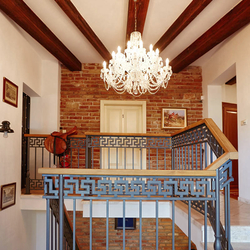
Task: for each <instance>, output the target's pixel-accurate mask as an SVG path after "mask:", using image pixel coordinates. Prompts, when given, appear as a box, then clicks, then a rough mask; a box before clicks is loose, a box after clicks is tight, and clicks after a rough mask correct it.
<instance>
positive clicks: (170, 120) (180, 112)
mask: <svg viewBox="0 0 250 250" xmlns="http://www.w3.org/2000/svg"><path fill="white" fill-rule="evenodd" d="M186 126H187V109H185V108H163V109H162V128H164V129H178V128H185V127H186Z"/></svg>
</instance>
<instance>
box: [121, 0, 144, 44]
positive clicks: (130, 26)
mask: <svg viewBox="0 0 250 250" xmlns="http://www.w3.org/2000/svg"><path fill="white" fill-rule="evenodd" d="M148 5H149V0H137V1H136V10H137V11H136V16H137V18H136V19H137V25H136V26H137V27H136V30H137V31H139V32H141V34H142V33H143V29H144V25H145V20H146V16H147V12H148ZM133 31H135V2H134V0H129V6H128V20H127V32H126V42H127V41H128V40H129V37H130V34H131V33H132V32H133Z"/></svg>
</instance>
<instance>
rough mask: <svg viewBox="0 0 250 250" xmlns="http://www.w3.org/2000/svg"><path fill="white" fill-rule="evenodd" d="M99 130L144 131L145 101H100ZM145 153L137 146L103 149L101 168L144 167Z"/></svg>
mask: <svg viewBox="0 0 250 250" xmlns="http://www.w3.org/2000/svg"><path fill="white" fill-rule="evenodd" d="M101 132H110V133H128V134H131V133H145V132H146V102H141V101H140V102H136V101H101ZM145 155H146V152H144V150H140V149H137V148H126V149H125V148H123V149H116V148H113V149H104V150H103V151H102V158H103V160H102V168H110V169H124V168H126V169H145V168H146V163H145V159H146V156H145Z"/></svg>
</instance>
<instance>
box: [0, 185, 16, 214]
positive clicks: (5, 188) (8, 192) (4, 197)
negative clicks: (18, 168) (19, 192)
mask: <svg viewBox="0 0 250 250" xmlns="http://www.w3.org/2000/svg"><path fill="white" fill-rule="evenodd" d="M15 203H16V183H15V182H14V183H10V184H7V185H2V186H1V204H0V206H1V207H0V208H1V210H3V209H5V208H7V207H10V206H13V205H15Z"/></svg>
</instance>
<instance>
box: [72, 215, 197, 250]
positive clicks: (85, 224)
mask: <svg viewBox="0 0 250 250" xmlns="http://www.w3.org/2000/svg"><path fill="white" fill-rule="evenodd" d="M69 214H70V217H71V219H72V212H70V213H69ZM76 228H77V231H76V237H77V239H78V241H79V244H80V247H81V250H85V249H89V218H83V217H82V212H76ZM139 234H140V225H139V219H137V220H136V229H135V230H126V236H125V240H126V249H130V250H137V249H139ZM155 237H156V220H155V219H142V249H143V250H152V249H155V244H156V241H155ZM92 249H94V250H105V249H106V219H103V218H93V220H92ZM109 249H110V250H118V249H123V230H115V219H114V218H109ZM158 249H162V250H163V249H172V221H171V219H159V220H158ZM187 249H188V237H187V236H186V235H185V234H184V233H183V232H182V231H181V229H180V228H179V227H178V226H176V225H175V250H187ZM191 249H196V247H195V245H194V244H193V243H192V245H191Z"/></svg>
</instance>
